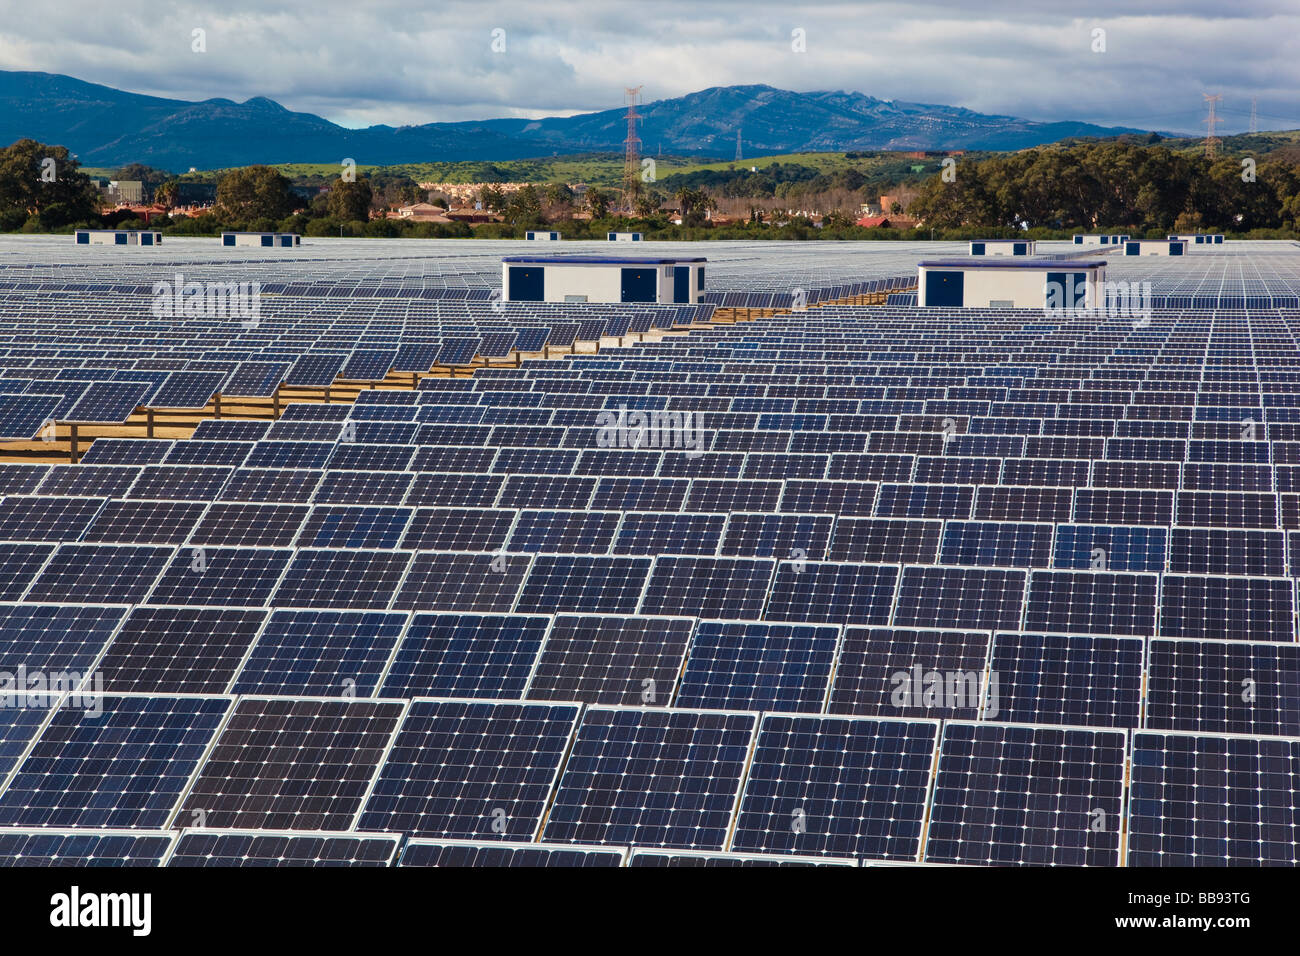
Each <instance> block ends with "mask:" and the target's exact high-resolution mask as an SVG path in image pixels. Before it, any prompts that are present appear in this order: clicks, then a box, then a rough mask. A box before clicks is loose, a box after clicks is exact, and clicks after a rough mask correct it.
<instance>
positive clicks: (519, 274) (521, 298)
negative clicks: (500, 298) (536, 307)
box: [508, 266, 546, 302]
mask: <svg viewBox="0 0 1300 956" xmlns="http://www.w3.org/2000/svg"><path fill="white" fill-rule="evenodd" d="M545 275H546V273H545V270H543V269H542V268H541V267H540V266H532V267H529V266H511V267H510V291H509V293H508V296H509V298H510V301H511V302H544V301H546V279H545Z"/></svg>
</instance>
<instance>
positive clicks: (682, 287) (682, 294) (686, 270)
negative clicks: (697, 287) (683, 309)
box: [673, 266, 691, 302]
mask: <svg viewBox="0 0 1300 956" xmlns="http://www.w3.org/2000/svg"><path fill="white" fill-rule="evenodd" d="M673 301H674V302H690V301H691V267H690V266H673Z"/></svg>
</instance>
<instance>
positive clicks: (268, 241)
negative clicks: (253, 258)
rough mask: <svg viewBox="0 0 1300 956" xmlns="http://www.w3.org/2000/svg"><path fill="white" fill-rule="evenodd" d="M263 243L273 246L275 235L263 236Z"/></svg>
mask: <svg viewBox="0 0 1300 956" xmlns="http://www.w3.org/2000/svg"><path fill="white" fill-rule="evenodd" d="M262 245H264V246H273V245H275V237H274V236H263V237H262Z"/></svg>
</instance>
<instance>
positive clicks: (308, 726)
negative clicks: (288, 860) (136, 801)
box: [173, 697, 406, 830]
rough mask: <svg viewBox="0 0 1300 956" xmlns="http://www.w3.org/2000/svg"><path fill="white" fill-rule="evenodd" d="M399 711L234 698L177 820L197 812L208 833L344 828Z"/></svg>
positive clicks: (374, 704) (349, 703) (385, 706)
mask: <svg viewBox="0 0 1300 956" xmlns="http://www.w3.org/2000/svg"><path fill="white" fill-rule="evenodd" d="M405 706H406V705H405V704H403V703H398V702H393V701H367V700H314V699H305V698H300V699H288V698H259V697H245V698H242V699H240V700H239V702H238V703H237V704H236V705H235V709H234V711H233V713H232V714H231V715H230V719H229V721H228V722H227V724H226V726H225V728H224V729H223V730H222V732H221V734H220V736H219V737H218V738H217V741H216V743H215V744H214V746H213V748H212V751H211V753H210V754H209V756H208V758H207V760H206V761H205V762H204V764H203V767H202V768H201V769H200V771H199V774H198V776H197V778H196V779H195V781H194V785H193V787H191V789H190V792H189V794H188V795H187V796H186V798H185V801H184V803H183V805H182V806H181V809H180V810H179V811H178V812H177V814H176V821H177V822H178V823H179V824H180V825H181V826H184V825H187V824H189V823H190V821H191V820H192V819H193V811H195V810H201V811H203V814H204V817H205V820H204V822H205V824H206V826H208V827H212V828H215V829H251V830H346V829H348V828H349V827H350V826H351V823H352V818H353V817H354V816H355V815H356V813H357V811H358V810H360V809H361V804H362V802H363V801H364V799H365V796H366V794H367V793H368V792H369V789H370V781H371V779H372V777H373V776H374V773H375V770H376V768H377V767H378V766H379V763H380V761H381V760H382V759H383V755H384V752H385V750H386V748H387V747H388V744H389V741H390V739H391V738H392V735H393V732H394V731H395V730H396V729H397V724H398V722H399V721H400V720H401V717H402V713H403V711H404V710H405ZM173 826H176V824H173Z"/></svg>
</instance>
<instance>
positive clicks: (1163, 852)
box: [1128, 731, 1300, 866]
mask: <svg viewBox="0 0 1300 956" xmlns="http://www.w3.org/2000/svg"><path fill="white" fill-rule="evenodd" d="M1298 759H1300V740H1297V739H1294V738H1293V739H1287V738H1269V737H1259V738H1250V737H1237V736H1212V735H1209V734H1199V735H1198V734H1181V733H1170V732H1152V731H1139V732H1137V733H1134V735H1133V757H1132V764H1133V779H1132V782H1131V784H1130V795H1129V807H1128V834H1129V836H1128V865H1129V866H1191V865H1196V864H1199V865H1214V864H1218V865H1220V866H1262V865H1271V866H1295V865H1296V863H1297V862H1298V861H1300V857H1298V855H1297V852H1296V847H1297V846H1300V839H1298V837H1300V834H1297V827H1300V822H1298V821H1297V820H1296V815H1295V804H1296V802H1295V789H1296V782H1295V781H1296V771H1295V767H1296V761H1297V760H1298Z"/></svg>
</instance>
